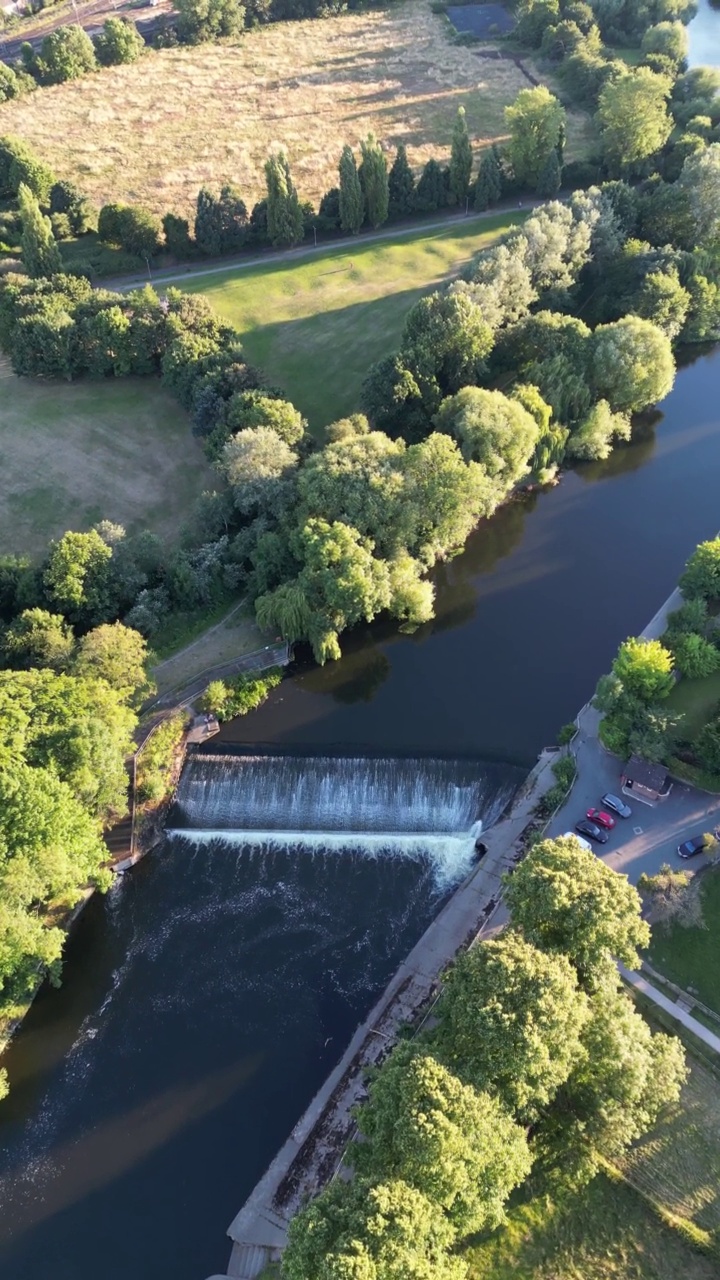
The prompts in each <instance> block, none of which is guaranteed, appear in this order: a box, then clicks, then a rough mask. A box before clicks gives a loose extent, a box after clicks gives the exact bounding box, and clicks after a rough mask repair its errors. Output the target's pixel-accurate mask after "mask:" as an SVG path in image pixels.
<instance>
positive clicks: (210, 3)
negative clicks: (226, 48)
mask: <svg viewBox="0 0 720 1280" xmlns="http://www.w3.org/2000/svg"><path fill="white" fill-rule="evenodd" d="M175 8H176V9H177V12H178V13H179V15H180V21H179V22H178V34H179V36H180V39H181V40H182V41H183V42H185V43H187V44H200V43H201V42H202V41H203V40H217V38H218V36H234V35H237V33H238V32H239V31H242V29H243V26H244V24H245V6H244V5H243V4H242V3H241V2H240V0H177V3H176V5H175Z"/></svg>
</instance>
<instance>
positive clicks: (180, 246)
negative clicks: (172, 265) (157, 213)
mask: <svg viewBox="0 0 720 1280" xmlns="http://www.w3.org/2000/svg"><path fill="white" fill-rule="evenodd" d="M162 228H163V234H164V236H165V248H166V249H167V251H168V253H171V254H172V256H173V258H177V259H178V261H179V262H182V261H183V259H185V258H189V257H190V255H191V254H192V251H193V249H194V247H195V246H194V244H193V239H192V236H191V235H190V223H189V222H188V220H187V218H180V217H178V215H177V214H176V213H166V214H164V215H163V220H162Z"/></svg>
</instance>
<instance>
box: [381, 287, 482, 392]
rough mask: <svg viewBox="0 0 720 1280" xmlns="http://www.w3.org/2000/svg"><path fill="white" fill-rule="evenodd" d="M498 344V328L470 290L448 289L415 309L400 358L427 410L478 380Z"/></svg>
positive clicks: (409, 322)
mask: <svg viewBox="0 0 720 1280" xmlns="http://www.w3.org/2000/svg"><path fill="white" fill-rule="evenodd" d="M492 346H493V332H492V330H491V328H490V326H489V325H488V324H487V322H486V320H485V317H484V316H483V314H482V312H481V310H480V308H479V307H478V306H477V305H476V304H475V303H474V301H473V299H472V297H471V296H470V295H469V293H467V292H462V291H460V290H457V291H452V290H451V291H449V292H448V291H444V292H441V293H440V292H438V293H431V294H430V295H429V296H428V297H426V298H421V299H420V301H419V302H416V303H415V306H414V307H411V308H410V311H409V312H408V314H407V316H406V319H405V327H404V329H403V335H402V345H401V356H402V359H403V362H404V363H405V365H406V366H407V368H408V369H409V370H410V372H411V373H412V374H413V375H414V376H415V378H416V380H417V383H418V385H419V387H420V390H421V393H422V395H423V400H424V402H425V406H426V408H427V410H428V414H432V413H434V412H435V411H436V410H437V409H438V408H439V406H440V401H441V400H442V399H443V397H444V396H446V395H452V394H454V393H455V392H456V391H459V390H460V388H461V387H463V386H466V385H467V384H468V383H474V382H478V381H479V379H480V376H481V374H482V373H483V371H484V368H485V360H486V357H487V356H488V355H489V354H490V351H491V350H492Z"/></svg>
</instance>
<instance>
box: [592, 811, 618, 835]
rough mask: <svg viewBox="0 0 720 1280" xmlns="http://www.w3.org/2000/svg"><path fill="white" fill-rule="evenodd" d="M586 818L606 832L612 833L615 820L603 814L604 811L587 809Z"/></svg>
mask: <svg viewBox="0 0 720 1280" xmlns="http://www.w3.org/2000/svg"><path fill="white" fill-rule="evenodd" d="M587 816H588V818H589V819H590V821H591V822H596V823H597V825H598V826H599V827H605V828H606V829H607V830H608V831H612V829H613V827H614V826H615V819H614V818H612V817H611V816H610V814H609V813H605V811H604V809H588V811H587Z"/></svg>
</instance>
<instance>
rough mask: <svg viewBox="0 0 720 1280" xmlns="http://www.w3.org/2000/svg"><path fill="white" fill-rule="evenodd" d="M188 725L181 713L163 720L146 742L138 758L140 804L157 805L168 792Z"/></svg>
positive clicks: (183, 714)
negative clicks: (143, 801)
mask: <svg viewBox="0 0 720 1280" xmlns="http://www.w3.org/2000/svg"><path fill="white" fill-rule="evenodd" d="M186 724H187V715H186V714H185V712H184V711H181V712H178V714H177V715H175V716H172V718H171V719H170V720H166V721H165V722H164V724H161V725H160V728H159V729H156V730H155V733H154V734H153V735H152V737H151V738H149V739H148V740H147V742H146V744H145V746H144V747H143V748H142V749H141V751H140V752H139V754H138V758H137V778H136V781H137V795H138V799H139V800H145V801H152V802H153V803H155V804H157V803H159V802H160V801H161V800H164V799H165V797H166V796H167V795H168V792H169V790H170V784H171V779H172V771H173V764H174V762H175V755H176V752H177V750H178V748H179V746H180V743H181V742H182V738H183V734H184V732H185V727H186Z"/></svg>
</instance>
